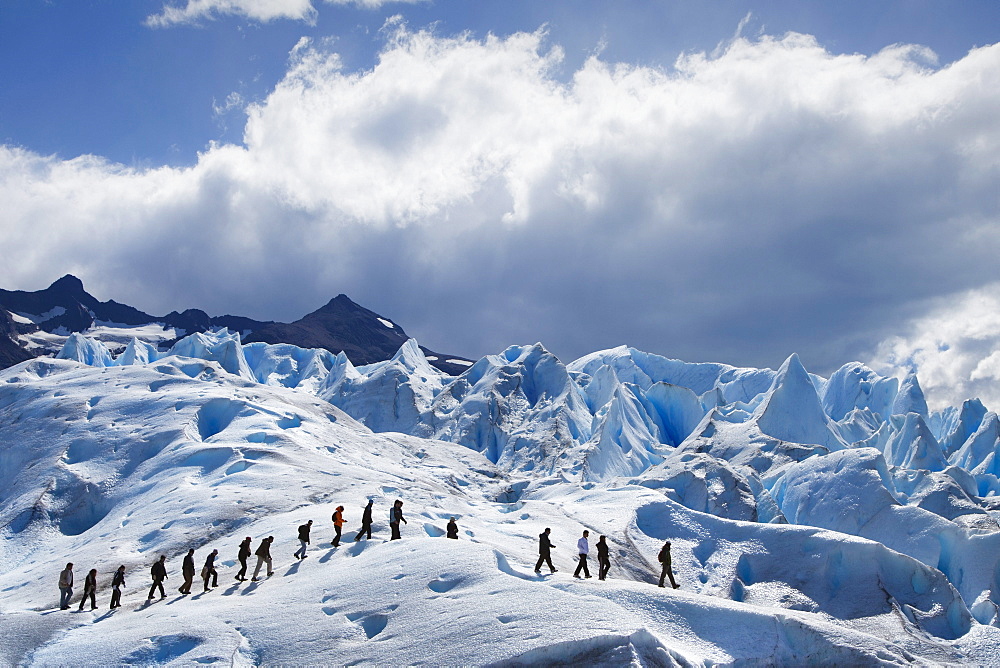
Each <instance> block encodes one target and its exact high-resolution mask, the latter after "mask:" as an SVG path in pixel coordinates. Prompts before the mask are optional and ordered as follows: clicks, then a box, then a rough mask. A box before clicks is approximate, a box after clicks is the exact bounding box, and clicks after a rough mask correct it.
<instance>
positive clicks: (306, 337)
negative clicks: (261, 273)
mask: <svg viewBox="0 0 1000 668" xmlns="http://www.w3.org/2000/svg"><path fill="white" fill-rule="evenodd" d="M156 325H159V326H160V327H161V329H162V331H157V332H155V336H153V337H149V336H145V337H144V336H143V335H142V334H141V333H140V332H135V331H129V330H130V329H133V328H140V327H149V326H156ZM102 326H111V328H112V329H115V330H120V331H116V332H114V333H106V335H105V336H104V337H103V340H105V342H106V343H111V344H112V346H111V347H112V348H114V347H115V345H114V344H117V347H118V348H122V349H123V348H124V347H125V346H126V345H127V343H128V340H130V339H131V338H132V337H133V336H134V337H135V338H138V339H140V340H142V341H145V342H147V343H152V344H153V345H156V346H157V347H159V348H169V347H170V345H172V344H173V343H176V342H177V341H178V340H180V339H181V338H183V337H184V336H185V335H188V334H192V333H196V332H207V331H209V330H212V329H218V328H221V327H225V328H226V329H229V330H232V331H234V332H237V333H239V334H240V335H241V336H242V338H243V341H244V342H245V343H253V342H262V343H269V344H277V343H287V344H291V345H295V346H298V347H300V348H323V349H325V350H328V351H330V352H331V353H332V354H334V355H336V354H337V353H339V352H341V351H343V352H344V353H345V354H346V355H347V357H348V359H350V360H351V362H352V363H353V364H355V365H365V364H371V363H373V362H379V361H383V360H388V359H390V358H391V357H392V356H393V355H394V354H395V353H396V351H397V350H398V349H399V347H400V346H401V345H402V344H403V343H405V342H406V341H407V339H408V338H409V336H407V334H406V332H405V331H404V330H403V328H402V327H401V326H400V325H398V324H397V323H395V322H394V321H392V320H391V319H389V318H385V317H383V316H381V315H379V314H378V313H375V312H374V311H371V310H369V309H366V308H364V307H363V306H361V305H360V304H357V303H356V302H354V301H352V300H351V299H350V298H349V297H348V296H347V295H345V294H343V293H341V294H339V295H337V296H336V297H334V298H332V299H331V300H330V301H329V302H327V303H326V304H325V305H324V306H322V307H320V308H319V309H316V310H315V311H312V312H311V313H308V314H306V315H305V316H303V317H302V318H299V319H298V320H295V321H293V322H290V323H283V322H277V321H273V320H255V319H253V318H247V317H244V316H239V315H229V314H227V315H221V316H210V315H209V314H208V313H206V312H205V311H202V310H201V309H196V308H190V309H186V310H184V311H171V312H170V313H168V314H166V315H164V316H156V315H151V314H149V313H146V312H144V311H141V310H139V309H137V308H134V307H132V306H129V305H127V304H122V303H120V302H116V301H114V300H107V301H103V302H102V301H100V300H98V299H97V298H96V297H94V296H93V295H91V294H90V293H88V292H87V291H86V289H85V288H84V284H83V281H81V280H80V279H79V278H77V277H76V276H74V275H72V274H66V275H64V276H62V277H61V278H59V279H58V280H56V281H54V282H53V283H52V284H51V285H49V286H48V287H47V288H43V289H42V290H36V291H26V290H5V289H0V369H4V368H7V367H10V366H13V365H15V364H18V363H19V362H23V361H25V360H28V359H31V358H32V357H38V356H45V355H54V354H56V353H58V352H59V350H60V349H61V348H62V345H63V344H64V343H65V341H66V337H67V336H68V335H69V334H72V333H86V334H88V335H90V336H94V338H98V339H102V336H101V335H100V334H96V335H95V334H94V331H93V330H94V329H95V328H99V327H102ZM421 349H422V350H423V352H424V354H425V355H426V356H427V359H428V361H430V363H431V364H433V365H434V366H435V367H436V368H438V369H440V370H441V371H444V372H445V373H448V374H452V375H456V374H458V373H461V372H462V371H464V370H465V369H466V368H467V367H468V366H469V365H470V364H471V363H472V362H471V360H467V359H465V358H463V357H461V356H459V355H446V354H442V353H436V352H434V351H432V350H430V349H429V348H423V347H422V348H421Z"/></svg>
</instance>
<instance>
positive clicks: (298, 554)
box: [293, 520, 313, 559]
mask: <svg viewBox="0 0 1000 668" xmlns="http://www.w3.org/2000/svg"><path fill="white" fill-rule="evenodd" d="M312 525H313V521H312V520H309V521H308V522H306V523H305V524H303V525H301V526H299V543H300V544H301V545H302V547H300V548H299V549H297V550H295V554H294V555H293V556H294V557H295V558H296V559H305V558H306V548H307V547H309V529H311V528H312Z"/></svg>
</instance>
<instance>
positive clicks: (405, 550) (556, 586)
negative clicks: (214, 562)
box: [0, 334, 1000, 665]
mask: <svg viewBox="0 0 1000 668" xmlns="http://www.w3.org/2000/svg"><path fill="white" fill-rule="evenodd" d="M130 345H131V344H130ZM287 348H290V347H287ZM131 351H132V352H131V353H129V352H128V349H127V350H126V353H123V356H125V355H130V357H129V358H128V359H127V360H125V359H122V357H123V356H120V357H119V358H118V359H113V360H112V362H113V363H112V364H110V365H108V364H107V361H108V358H106V357H105V355H104V354H103V353H102V351H101V349H100V348H99V347H97V346H93V345H91V342H89V341H88V340H87V339H84V338H80V339H79V340H76V341H74V342H73V344H72V346H71V345H69V344H67V347H66V348H64V355H63V357H69V358H72V359H57V360H41V359H40V360H33V361H29V362H26V363H23V364H21V365H18V366H17V367H14V368H12V369H9V370H6V371H4V372H0V474H2V475H4V476H5V478H6V479H7V480H8V484H6V485H4V486H0V536H2V540H0V624H2V625H3V626H4V627H5V628H12V629H15V632H14V633H4V634H0V664H3V663H10V664H19V663H25V664H29V665H31V664H38V665H47V664H51V663H67V662H72V663H102V664H103V663H131V664H150V663H177V664H190V663H195V662H198V663H226V662H229V663H235V664H241V665H242V664H253V663H303V662H312V663H335V664H353V663H357V664H365V665H371V664H393V665H397V664H475V665H483V664H496V665H530V664H537V663H552V664H559V663H563V664H566V665H571V664H572V665H575V664H579V663H583V662H591V663H606V664H609V665H621V664H628V663H632V664H634V665H717V664H730V663H775V662H777V663H783V664H802V663H813V664H816V663H824V664H826V663H837V664H851V665H874V664H902V663H917V664H921V663H933V664H939V663H966V662H968V663H994V662H996V661H997V660H998V657H997V656H996V647H998V646H1000V637H998V629H997V627H996V626H993V625H994V624H996V623H997V615H996V610H997V607H996V602H997V600H998V596H997V592H998V591H1000V561H998V560H1000V545H998V542H997V541H998V536H1000V532H997V531H995V530H993V529H992V528H991V525H990V522H993V523H995V519H994V518H993V517H992V516H991V513H993V512H995V511H992V510H990V508H991V506H990V505H989V503H988V498H986V499H984V498H983V497H979V496H977V495H976V494H975V492H978V491H980V489H979V488H981V487H982V485H983V484H986V485H987V487H988V484H989V479H988V477H983V476H981V475H979V474H976V475H974V474H972V473H970V472H968V471H966V470H964V469H956V468H955V467H954V466H950V467H948V468H945V469H943V470H927V469H925V470H918V469H908V468H903V467H901V466H898V465H894V464H893V463H892V461H891V458H889V459H887V453H888V452H889V450H892V448H890V449H889V450H887V449H886V448H887V446H888V444H889V443H891V442H893V443H894V445H893V446H892V447H893V448H896V450H894V451H898V452H901V453H908V452H909V451H908V450H906V448H901V449H900V443H901V442H902V441H901V440H900V439H901V438H902V437H901V436H900V434H904V433H907V431H909V433H913V434H914V443H915V442H916V441H917V440H919V439H922V438H925V437H929V439H930V441H927V443H926V444H927V445H928V447H929V446H930V445H934V444H939V443H943V442H944V440H945V439H943V438H942V437H941V436H940V434H938V435H935V434H934V433H932V430H930V428H929V426H928V425H931V424H934V425H936V426H935V429H938V430H939V431H940V430H942V429H946V430H949V433H957V431H956V430H958V429H965V430H966V431H968V432H969V434H970V436H969V439H972V438H973V436H972V435H975V434H977V433H980V434H981V433H983V430H982V428H981V427H973V426H972V422H974V421H975V420H974V417H975V416H974V415H973V416H972V418H970V419H969V420H970V421H968V423H967V424H964V426H963V425H962V424H960V420H959V418H958V417H956V416H957V413H956V414H955V415H951V416H950V418H949V417H948V416H939V417H938V418H936V419H931V418H930V417H928V418H927V420H924V419H923V416H920V415H919V414H917V413H909V414H908V415H902V416H893V419H892V420H889V421H882V420H881V418H880V417H877V416H876V414H875V412H874V408H879V409H880V410H885V409H886V408H885V407H886V406H891V405H895V404H896V403H899V402H903V403H905V404H906V405H907V406H910V407H913V406H917V405H918V404H919V398H920V397H919V395H918V391H919V387H918V386H916V384H915V379H913V380H912V381H909V380H908V382H907V383H904V387H905V396H904V397H903V399H899V397H898V396H897V394H896V385H894V383H895V381H891V382H889V381H886V379H878V378H877V377H873V375H872V374H870V372H865V371H864V369H863V368H859V367H858V366H853V367H851V366H850V365H847V366H845V369H846V371H844V373H841V374H840V375H839V376H838V375H837V374H835V375H834V377H831V379H830V380H829V381H827V380H824V379H821V378H818V377H816V376H811V375H809V374H807V373H806V372H805V370H804V369H802V368H801V364H799V363H798V360H797V358H790V359H789V360H788V361H787V362H786V364H785V365H784V366H783V367H782V369H781V370H779V371H778V372H773V371H768V370H747V369H736V368H733V367H727V366H725V365H707V364H706V365H689V364H685V363H682V362H677V361H674V360H664V359H663V358H657V357H656V356H650V355H646V354H644V353H639V352H638V351H633V350H631V349H624V348H623V349H615V350H613V351H604V352H603V353H595V354H594V355H592V356H588V357H587V358H584V359H583V360H579V361H578V362H575V363H573V364H571V365H565V366H564V365H562V364H561V362H559V361H558V360H557V359H555V358H554V357H553V356H551V355H550V354H549V353H547V352H546V351H545V350H544V348H542V347H541V346H538V345H536V346H521V347H512V348H510V349H508V350H507V351H505V352H504V353H502V354H500V355H497V356H489V357H488V358H484V360H480V362H477V363H476V364H475V365H473V366H472V367H471V368H470V369H469V371H468V372H466V373H465V374H462V376H460V377H458V378H457V379H452V378H450V377H445V376H443V375H442V374H440V372H438V371H437V370H435V369H434V368H433V367H430V365H428V364H427V363H426V360H425V359H424V358H423V356H422V353H421V352H420V350H419V347H417V346H416V343H415V342H410V343H408V344H407V345H406V346H404V347H403V348H402V349H401V350H400V352H399V354H397V356H396V357H394V358H393V359H392V360H389V361H388V362H384V363H379V364H377V365H370V366H369V367H361V368H359V369H354V368H353V367H352V366H351V365H350V363H349V362H347V361H346V358H343V356H330V355H328V354H327V355H323V354H321V353H320V352H318V351H302V350H301V349H295V350H286V349H285V348H283V347H281V346H266V345H264V344H252V345H251V346H242V345H241V344H240V343H239V339H238V336H234V335H223V334H219V335H195V336H193V337H189V339H187V340H185V341H182V342H180V343H178V345H177V346H175V351H174V353H175V354H172V355H167V356H163V355H162V354H160V353H157V352H156V351H153V350H150V349H148V348H143V347H141V346H140V347H136V346H135V345H131ZM178 351H181V352H184V353H185V354H183V355H180V354H177V353H178ZM126 361H128V362H129V363H127V364H124V365H122V363H121V362H126ZM838 373H840V372H838ZM761 388H763V389H761ZM890 390H891V391H890ZM314 393H315V394H314ZM316 394H319V395H320V397H324V398H326V399H328V400H329V401H330V402H332V403H333V404H335V405H336V406H339V408H338V407H335V406H334V405H331V403H328V402H327V401H324V400H323V399H321V398H318V397H317V396H316ZM890 395H891V396H890ZM897 400H898V401H897ZM602 402H603V403H602ZM851 405H853V407H851ZM841 411H843V418H842V421H841V422H835V421H833V417H832V416H831V413H833V415H836V414H838V413H840V412H841ZM974 412H975V411H973V410H972V408H969V409H968V410H965V412H964V413H963V415H970V414H972V413H974ZM349 414H351V415H354V417H350V416H349ZM914 415H916V416H918V418H919V420H917V419H915V418H912V417H910V416H914ZM990 415H992V414H990V413H984V414H983V415H982V416H981V417H982V421H981V424H982V425H988V424H990V418H989V416H990ZM355 418H357V419H355ZM897 418H898V419H897ZM793 419H794V420H799V421H800V422H801V423H800V424H789V421H790V420H793ZM359 420H363V421H364V423H365V424H362V423H361V422H360V421H359ZM949 420H950V422H949ZM921 423H923V424H924V427H926V429H924V428H922V427H920V424H921ZM946 423H947V424H946ZM949 425H950V426H949ZM372 426H375V427H377V428H378V429H380V430H383V433H373V432H372V431H371V429H370V427H372ZM393 427H395V428H396V429H397V430H393V429H392V428H393ZM399 430H404V431H409V432H410V434H405V433H400V431H399ZM893 430H895V431H893ZM849 431H850V432H851V433H855V434H856V435H861V436H863V437H864V439H862V440H863V441H864V443H862V441H859V440H856V439H850V441H849V439H846V438H845V437H844V434H845V433H848V432H849ZM928 435H929V436H928ZM431 436H437V437H447V439H448V441H443V440H436V439H434V438H429V437H431ZM793 437H794V438H797V439H799V440H798V441H792V440H788V439H790V438H793ZM893 438H895V441H893ZM956 438H957V437H956ZM978 438H979V441H985V440H986V439H987V437H986V436H979V437H978ZM939 439H940V440H939ZM952 440H955V438H953V439H952ZM451 441H454V442H451ZM931 441H933V443H931ZM979 441H976V443H977V445H976V453H977V454H976V456H977V457H978V456H982V457H988V456H989V452H987V451H988V448H986V447H985V446H983V445H982V444H981V443H979ZM970 442H971V441H970V440H968V439H967V440H966V441H965V442H964V443H965V445H966V446H969V443H970ZM866 444H867V445H866ZM939 447H943V446H939ZM970 448H971V446H969V447H966V452H969V450H970ZM926 452H927V451H926V449H925V454H926ZM959 452H962V446H960V447H958V448H956V449H955V450H954V453H959ZM990 452H991V451H990ZM904 456H905V457H909V456H910V455H909V454H905V455H904ZM923 460H925V461H930V460H929V459H927V457H925V456H924V457H923ZM368 498H374V499H375V513H374V519H375V525H374V530H375V533H376V535H375V537H374V539H373V540H372V541H371V542H366V541H362V542H360V543H357V544H355V543H353V542H352V540H353V535H354V532H355V531H356V530H357V528H358V525H359V523H360V515H361V508H362V506H363V505H364V504H365V502H366V500H367V499H368ZM395 498H400V499H402V500H403V501H404V502H405V504H404V513H405V516H406V517H407V519H408V521H409V523H408V524H406V525H404V527H403V537H404V539H403V540H402V541H393V542H387V541H385V540H384V539H385V538H386V537H387V535H388V527H387V512H388V508H389V505H390V504H391V502H392V500H393V499H395ZM337 505H343V506H345V508H346V512H345V517H346V519H347V525H346V526H345V531H344V538H343V543H342V546H341V548H339V549H337V550H334V549H332V548H331V547H330V545H329V541H330V539H331V538H332V536H333V529H332V526H331V522H330V519H329V518H330V515H331V514H332V512H333V509H334V508H335V507H336V506H337ZM451 516H455V517H456V518H457V519H458V524H459V527H460V538H461V540H459V541H451V540H447V539H445V538H442V537H441V536H443V534H444V527H445V524H446V523H447V521H448V518H449V517H451ZM307 519H313V520H314V522H315V524H314V527H313V542H312V546H311V550H310V557H309V558H308V559H306V560H304V561H303V562H301V563H299V562H296V561H294V560H293V559H292V556H291V555H292V552H293V551H294V550H295V549H296V548H297V547H298V542H297V541H296V539H295V534H296V527H297V526H298V525H299V524H302V523H303V522H305V521H306V520H307ZM788 522H793V523H795V524H788ZM547 526H548V527H551V528H552V530H553V533H552V541H553V542H554V543H555V544H556V546H557V547H556V548H555V550H554V551H553V560H554V561H555V564H556V566H557V568H559V571H560V572H559V573H557V574H555V575H552V576H550V575H543V576H540V577H539V576H536V575H535V574H534V573H533V570H532V569H533V566H534V563H535V560H536V559H537V541H538V534H539V533H540V532H541V531H542V529H543V528H545V527H547ZM583 529H589V530H590V532H591V555H592V558H591V560H590V561H591V567H592V573H594V574H595V577H594V579H592V580H586V581H578V580H574V579H573V578H572V576H571V573H572V570H573V568H574V567H575V565H576V554H575V552H576V549H575V543H576V540H577V539H578V538H579V537H580V533H581V532H582V530H583ZM601 534H605V535H607V537H608V541H609V544H610V547H611V561H612V569H611V572H610V575H609V578H610V579H609V580H608V581H606V582H598V581H597V579H596V571H597V563H596V550H595V549H594V543H596V540H597V538H598V537H599V536H600V535H601ZM268 535H273V536H275V543H274V546H273V547H272V555H273V556H274V559H275V573H276V574H275V576H274V577H272V578H271V579H269V580H267V581H262V582H259V583H243V584H239V583H235V582H234V581H233V580H232V577H233V575H234V574H235V571H234V570H233V565H234V564H235V563H236V560H235V556H236V549H237V544H238V543H239V541H240V540H241V539H242V538H243V537H244V536H251V537H253V539H254V541H253V545H254V547H256V545H257V544H258V542H259V540H260V539H261V538H263V537H265V536H268ZM664 540H670V541H671V542H672V544H673V550H672V552H673V564H674V572H675V575H676V577H677V580H678V582H679V583H680V584H681V585H682V588H681V589H679V590H676V591H674V590H661V589H659V588H657V587H655V586H653V585H654V583H655V582H656V579H657V578H658V575H659V564H658V563H657V562H656V554H657V552H658V551H659V549H660V546H661V545H662V543H663V541H664ZM188 547H195V548H196V549H197V553H196V559H200V560H201V561H198V562H197V564H198V567H199V569H200V564H201V562H202V561H203V560H204V558H205V556H206V555H207V554H208V553H209V552H210V551H211V550H212V549H218V550H219V551H220V568H219V572H220V585H221V586H220V588H219V589H216V590H214V591H212V592H209V593H205V594H198V593H197V592H199V591H200V589H201V587H200V585H199V584H198V580H197V578H196V582H195V586H194V587H193V590H192V591H194V592H196V593H195V594H193V595H192V596H189V597H186V598H183V597H180V596H179V595H177V594H176V593H175V592H176V587H177V586H178V585H179V584H180V579H181V578H180V572H179V567H180V560H181V556H182V555H183V554H184V553H185V552H186V550H187V548H188ZM159 554H167V555H168V572H169V573H170V579H169V580H168V581H167V582H166V585H168V587H167V590H168V598H167V600H166V601H163V602H160V601H157V602H155V603H153V604H152V605H149V606H147V605H145V595H146V592H147V591H148V586H149V576H148V571H149V565H150V564H151V563H152V562H153V561H154V560H155V558H156V557H157V555H159ZM67 561H73V562H74V563H75V564H76V568H75V572H76V577H77V587H76V591H75V596H74V600H73V606H74V612H63V611H59V610H53V609H52V608H53V607H54V606H55V604H56V601H57V598H58V591H57V588H56V586H55V582H56V578H57V576H58V572H59V570H61V568H62V567H63V565H64V564H65V563H66V562H67ZM255 561H256V558H255V557H251V559H250V568H251V571H252V569H253V566H254V563H255ZM119 563H121V564H125V565H126V567H127V569H128V575H127V578H128V587H127V590H126V595H125V598H124V603H125V607H123V608H122V609H120V610H117V611H115V612H109V611H107V610H106V606H107V603H108V599H109V597H110V588H109V583H110V574H111V572H112V571H113V570H114V568H115V567H117V565H118V564H119ZM91 567H96V568H98V569H99V580H98V582H99V595H98V601H99V603H100V604H101V605H102V609H101V610H100V611H97V612H95V613H90V612H89V611H88V612H83V613H77V612H75V606H76V605H78V601H79V596H80V595H81V594H82V586H81V585H82V580H83V576H84V574H85V573H86V571H87V570H89V568H91ZM171 587H172V588H171Z"/></svg>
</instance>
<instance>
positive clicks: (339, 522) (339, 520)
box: [331, 506, 344, 547]
mask: <svg viewBox="0 0 1000 668" xmlns="http://www.w3.org/2000/svg"><path fill="white" fill-rule="evenodd" d="M343 527H344V507H343V506H337V509H336V510H335V511H333V530H334V531H336V532H337V535H336V536H334V537H333V542H332V543H331V544H332V545H333V546H334V547H340V532H341V531H342V530H343Z"/></svg>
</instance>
